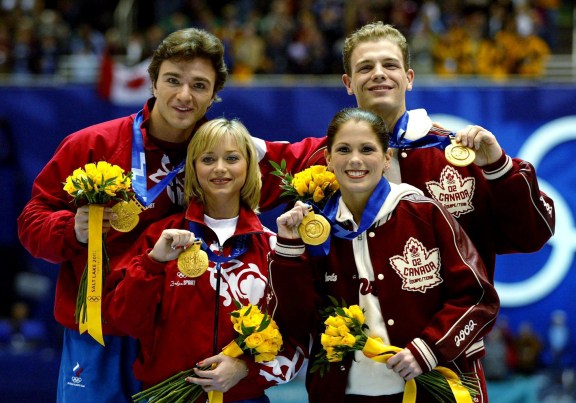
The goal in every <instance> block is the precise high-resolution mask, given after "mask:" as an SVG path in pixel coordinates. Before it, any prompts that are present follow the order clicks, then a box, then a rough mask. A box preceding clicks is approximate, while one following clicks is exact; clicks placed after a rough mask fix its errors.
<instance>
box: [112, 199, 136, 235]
mask: <svg viewBox="0 0 576 403" xmlns="http://www.w3.org/2000/svg"><path fill="white" fill-rule="evenodd" d="M142 210H143V208H142V207H141V206H140V203H138V202H137V201H135V200H134V199H130V201H121V202H118V203H116V204H115V205H114V206H113V207H112V212H113V213H114V214H116V216H117V218H116V219H115V220H110V225H111V226H112V228H114V229H115V230H116V231H119V232H130V231H132V230H133V229H134V228H135V227H136V225H138V221H140V217H138V215H139V214H140V213H141V212H142Z"/></svg>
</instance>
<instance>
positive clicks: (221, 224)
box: [204, 214, 238, 245]
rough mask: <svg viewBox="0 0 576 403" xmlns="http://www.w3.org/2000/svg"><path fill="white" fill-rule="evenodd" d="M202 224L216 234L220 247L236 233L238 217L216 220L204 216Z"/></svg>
mask: <svg viewBox="0 0 576 403" xmlns="http://www.w3.org/2000/svg"><path fill="white" fill-rule="evenodd" d="M204 222H205V223H206V225H208V227H209V228H211V229H212V231H214V232H215V233H216V236H217V237H218V242H220V245H224V242H226V241H227V240H228V239H229V238H230V237H231V236H232V235H234V232H235V231H236V224H238V216H236V217H234V218H222V219H216V218H212V217H209V216H207V215H206V214H204Z"/></svg>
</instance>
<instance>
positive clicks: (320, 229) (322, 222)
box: [298, 209, 330, 245]
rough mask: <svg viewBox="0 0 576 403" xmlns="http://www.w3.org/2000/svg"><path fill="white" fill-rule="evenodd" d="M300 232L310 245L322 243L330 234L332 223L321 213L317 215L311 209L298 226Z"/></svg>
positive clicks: (305, 241)
mask: <svg viewBox="0 0 576 403" xmlns="http://www.w3.org/2000/svg"><path fill="white" fill-rule="evenodd" d="M298 233H299V234H300V237H301V238H302V240H303V241H304V243H305V244H308V245H320V244H322V243H324V242H326V240H327V239H328V237H329V236H330V223H329V222H328V221H327V220H326V219H325V218H324V217H322V216H321V215H316V214H314V212H313V211H312V209H310V211H309V212H308V215H307V216H306V217H304V219H303V220H302V223H301V224H300V225H299V226H298Z"/></svg>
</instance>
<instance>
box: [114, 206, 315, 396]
mask: <svg viewBox="0 0 576 403" xmlns="http://www.w3.org/2000/svg"><path fill="white" fill-rule="evenodd" d="M190 221H192V222H194V223H197V224H198V226H197V228H200V229H201V231H202V232H203V234H202V239H203V240H204V241H205V242H206V244H207V245H210V246H211V249H212V250H215V251H216V252H215V253H216V254H218V255H223V256H229V255H230V254H231V253H232V250H233V247H234V246H235V242H236V240H237V239H239V237H240V236H242V235H245V236H246V239H247V243H246V246H247V250H246V252H245V253H243V254H242V255H240V256H238V257H236V258H234V259H232V260H230V261H229V262H226V263H223V264H222V266H221V284H220V310H219V324H218V328H219V332H218V333H219V334H218V351H217V352H220V350H221V349H222V348H224V347H225V346H226V345H227V344H228V343H229V342H231V341H232V340H234V339H235V338H236V337H237V336H238V334H237V333H236V332H235V331H234V329H233V327H232V322H231V321H230V315H229V313H230V312H232V311H234V310H236V309H237V308H236V306H235V304H234V301H238V302H240V303H241V304H243V305H248V304H250V303H251V304H254V305H257V306H262V307H264V308H265V307H266V304H267V296H268V292H267V291H268V290H267V286H268V263H267V255H268V252H269V251H270V250H271V247H272V243H273V242H274V241H275V239H276V236H275V234H274V233H272V232H270V231H269V230H267V229H265V228H264V227H263V226H262V224H261V223H260V220H259V219H258V217H257V216H256V214H255V213H254V212H252V211H251V210H250V209H247V208H242V209H241V210H240V215H239V219H238V224H237V227H236V232H235V233H234V236H233V237H232V238H230V239H229V240H227V241H226V242H225V244H224V245H219V243H218V239H217V237H216V236H215V234H214V232H213V231H212V230H211V229H210V228H208V227H206V226H205V223H204V209H203V206H202V205H201V204H199V203H191V204H190V206H189V207H188V209H187V211H186V212H185V213H184V212H182V213H178V214H175V215H173V216H171V217H168V218H166V219H164V220H161V221H158V222H156V223H154V224H152V225H150V226H149V227H148V228H147V229H146V231H145V232H144V234H143V235H142V236H141V238H140V239H139V241H138V243H137V244H135V245H134V247H133V248H132V249H131V250H130V251H129V252H128V253H127V254H126V256H130V255H131V256H136V257H134V258H133V259H132V260H131V261H123V262H122V263H121V266H122V268H117V269H116V270H115V271H114V273H113V274H112V275H111V276H110V278H109V279H108V281H107V285H108V287H109V290H108V291H107V292H106V295H107V297H106V300H105V303H104V308H103V318H104V320H107V321H110V322H112V324H113V325H114V326H115V327H116V328H118V329H119V330H121V331H122V332H123V333H125V334H127V335H130V336H132V337H134V338H137V339H139V340H140V345H141V353H140V357H139V359H138V361H137V362H136V363H135V365H134V373H135V375H136V378H138V379H140V380H142V381H143V384H144V385H143V386H144V388H146V387H149V386H152V385H154V384H156V383H158V382H160V381H163V380H164V379H166V378H168V377H170V376H172V375H174V374H176V373H178V372H179V371H182V370H187V369H190V368H192V367H193V366H194V365H195V364H196V363H197V362H199V361H200V360H202V359H204V358H207V357H210V356H212V355H213V351H212V346H213V329H214V320H215V319H214V318H215V301H214V296H215V289H216V274H215V270H214V266H215V263H214V262H210V267H209V268H208V272H206V273H204V274H203V275H201V276H199V277H197V278H188V277H186V276H185V275H182V274H181V273H180V272H179V271H178V267H177V261H176V260H173V261H170V262H167V263H158V262H155V261H153V260H152V259H150V258H149V257H148V253H147V252H145V253H143V254H141V253H142V251H146V250H150V249H151V248H152V247H153V246H154V244H155V243H156V241H157V240H158V238H159V236H160V234H161V233H162V230H163V229H166V228H180V229H189V226H188V225H189V222H190ZM195 235H196V236H199V234H198V233H197V232H195ZM167 357H169V358H167ZM242 358H244V359H245V361H246V363H247V364H248V366H249V369H250V371H249V375H248V377H246V378H244V379H243V380H241V381H240V382H239V383H238V385H237V386H235V387H234V388H232V389H231V390H230V391H228V392H226V393H224V399H225V401H237V400H243V399H250V398H257V397H259V396H261V395H262V394H264V389H265V388H268V387H270V386H272V385H275V384H277V383H283V382H287V381H288V380H290V379H291V378H292V377H293V376H294V375H295V374H296V372H297V371H298V370H299V368H300V366H301V365H302V363H303V361H304V354H301V353H299V352H297V351H295V350H294V349H293V348H292V346H291V345H289V344H285V345H284V348H283V350H282V352H281V353H280V355H279V356H278V357H277V359H276V360H275V361H272V362H270V363H262V364H256V363H254V360H253V358H252V357H249V356H242Z"/></svg>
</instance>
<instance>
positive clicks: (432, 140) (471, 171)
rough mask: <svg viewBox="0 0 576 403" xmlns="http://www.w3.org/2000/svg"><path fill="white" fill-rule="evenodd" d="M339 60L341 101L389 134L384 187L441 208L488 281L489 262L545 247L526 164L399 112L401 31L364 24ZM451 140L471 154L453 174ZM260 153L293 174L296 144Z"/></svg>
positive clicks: (547, 226)
mask: <svg viewBox="0 0 576 403" xmlns="http://www.w3.org/2000/svg"><path fill="white" fill-rule="evenodd" d="M343 59H344V71H345V73H344V74H343V75H342V81H343V83H344V85H345V87H346V91H347V92H348V94H349V95H353V96H354V97H355V98H356V102H357V104H358V107H360V108H363V109H367V110H370V111H372V112H375V113H376V114H378V115H379V116H380V117H382V118H383V119H384V121H385V122H386V124H387V126H388V128H389V129H390V130H393V133H392V137H391V139H390V148H392V151H393V157H392V166H391V167H390V169H389V170H388V171H387V172H386V177H387V178H388V180H389V181H390V182H393V183H401V182H403V183H408V184H410V185H413V186H415V187H417V188H418V189H420V190H421V191H423V192H424V194H425V195H426V196H428V197H431V198H433V199H435V200H437V201H439V202H440V203H442V204H443V205H444V206H445V207H446V208H447V209H448V211H450V213H451V214H452V215H453V216H454V217H455V218H456V219H457V220H458V222H459V224H460V225H462V227H463V228H464V229H465V231H466V233H467V234H468V236H469V237H470V239H471V240H472V242H473V243H474V246H475V247H476V249H477V250H478V252H479V253H480V256H481V257H482V260H483V261H484V265H485V266H486V270H487V271H488V276H489V277H490V279H491V280H492V281H493V279H494V270H495V263H496V255H498V254H508V253H529V252H536V251H538V250H539V249H540V248H542V246H544V245H545V244H546V242H547V241H548V240H549V239H550V237H551V236H552V235H553V234H554V225H555V215H554V203H553V201H552V200H551V199H550V198H549V197H548V196H547V195H546V194H544V193H543V192H541V191H540V188H539V186H538V178H537V176H536V171H535V169H534V167H533V166H532V165H531V164H530V163H529V162H527V161H523V160H520V159H518V158H511V157H510V156H509V155H507V154H506V153H505V152H504V150H503V149H502V148H501V147H500V145H499V144H498V141H497V139H496V137H495V136H494V134H492V133H491V132H489V131H488V130H486V129H484V128H483V127H480V126H468V127H466V128H465V129H463V130H460V131H459V132H458V133H456V134H455V135H454V136H451V134H450V132H448V131H446V130H444V129H442V128H440V127H438V126H436V125H434V124H433V123H432V121H431V119H430V118H429V117H428V115H427V113H426V111H425V110H424V109H416V110H410V111H408V110H407V109H406V92H407V91H410V90H412V86H413V83H414V71H413V70H412V69H411V68H410V64H409V49H408V43H407V41H406V38H405V37H404V36H403V35H402V33H400V31H398V30H397V29H396V28H394V27H392V26H391V25H386V24H383V23H382V22H376V23H372V24H367V25H365V26H363V27H362V28H360V29H359V30H358V31H356V32H354V33H352V34H351V35H350V36H349V37H348V38H347V39H346V41H345V42H344V49H343ZM451 137H453V138H454V141H455V142H456V143H461V144H462V145H464V146H468V147H471V148H473V149H474V151H475V158H474V159H473V160H470V162H472V163H471V164H469V165H467V166H455V165H453V164H451V163H450V162H448V161H447V160H446V156H445V151H444V149H445V148H446V147H447V145H449V144H450V143H451ZM307 140H308V141H309V142H308V143H307V144H306V146H307V147H311V148H314V149H321V148H323V147H325V146H326V137H322V138H309V139H307ZM257 145H258V144H257ZM260 146H261V148H262V153H264V152H267V153H268V154H267V156H266V158H267V159H271V160H273V161H276V162H279V161H281V160H282V159H284V160H286V162H287V169H288V170H289V171H291V172H292V173H295V172H298V169H297V168H294V164H296V163H298V160H297V159H295V158H294V157H293V156H294V155H298V151H297V150H298V149H300V148H301V147H302V144H301V143H296V144H293V145H292V147H291V153H287V152H286V149H282V150H281V151H276V150H275V148H276V147H278V145H277V144H276V143H267V144H264V142H262V143H261V144H260ZM321 153H322V152H317V153H316V154H315V157H317V158H316V159H315V162H316V163H322V164H325V161H324V160H323V158H322V159H320V157H321V155H320V154H321ZM266 169H268V171H269V170H270V168H266Z"/></svg>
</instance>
